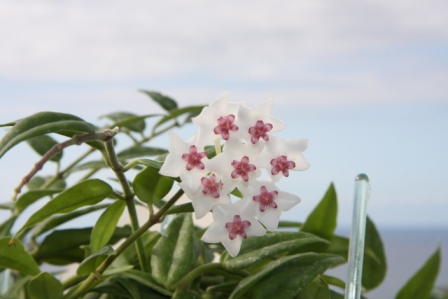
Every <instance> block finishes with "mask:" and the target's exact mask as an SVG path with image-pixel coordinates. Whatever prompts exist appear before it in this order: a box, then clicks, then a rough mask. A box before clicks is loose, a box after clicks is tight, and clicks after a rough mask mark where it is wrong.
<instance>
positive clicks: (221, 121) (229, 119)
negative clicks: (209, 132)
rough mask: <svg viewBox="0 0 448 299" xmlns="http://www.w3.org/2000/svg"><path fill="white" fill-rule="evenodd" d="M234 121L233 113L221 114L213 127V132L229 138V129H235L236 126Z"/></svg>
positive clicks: (236, 128) (226, 138)
mask: <svg viewBox="0 0 448 299" xmlns="http://www.w3.org/2000/svg"><path fill="white" fill-rule="evenodd" d="M234 121H235V115H233V114H229V116H221V117H220V118H218V125H217V126H216V127H215V129H214V130H213V132H215V134H218V135H221V137H222V139H224V140H228V139H229V136H230V135H229V131H237V130H238V126H237V125H235V124H234V123H233V122H234Z"/></svg>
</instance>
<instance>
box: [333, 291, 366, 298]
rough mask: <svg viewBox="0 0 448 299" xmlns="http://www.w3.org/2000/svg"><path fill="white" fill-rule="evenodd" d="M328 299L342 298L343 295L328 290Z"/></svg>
mask: <svg viewBox="0 0 448 299" xmlns="http://www.w3.org/2000/svg"><path fill="white" fill-rule="evenodd" d="M361 298H363V297H361ZM330 299H344V295H342V294H339V293H338V292H335V291H333V290H330Z"/></svg>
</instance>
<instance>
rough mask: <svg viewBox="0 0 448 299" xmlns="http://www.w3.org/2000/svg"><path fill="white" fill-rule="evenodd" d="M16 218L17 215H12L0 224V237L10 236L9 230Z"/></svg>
mask: <svg viewBox="0 0 448 299" xmlns="http://www.w3.org/2000/svg"><path fill="white" fill-rule="evenodd" d="M18 216H19V215H13V216H11V217H9V218H8V219H7V220H4V221H3V223H2V224H0V237H2V236H9V235H10V234H11V228H12V226H13V225H14V223H15V222H16V219H17V217H18Z"/></svg>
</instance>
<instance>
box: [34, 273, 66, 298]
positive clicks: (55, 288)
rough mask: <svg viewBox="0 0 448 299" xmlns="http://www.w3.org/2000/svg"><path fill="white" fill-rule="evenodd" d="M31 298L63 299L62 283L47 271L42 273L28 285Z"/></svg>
mask: <svg viewBox="0 0 448 299" xmlns="http://www.w3.org/2000/svg"><path fill="white" fill-rule="evenodd" d="M26 290H27V294H28V296H29V298H30V299H62V295H63V291H64V288H63V287H62V284H61V283H60V282H59V280H57V279H56V278H54V277H53V275H51V274H48V273H47V272H43V273H40V274H39V275H37V276H36V277H34V278H33V279H31V281H30V282H29V283H28V285H27V286H26Z"/></svg>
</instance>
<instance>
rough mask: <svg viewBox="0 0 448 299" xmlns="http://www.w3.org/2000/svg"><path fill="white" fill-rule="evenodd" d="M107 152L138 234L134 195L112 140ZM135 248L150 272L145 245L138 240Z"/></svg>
mask: <svg viewBox="0 0 448 299" xmlns="http://www.w3.org/2000/svg"><path fill="white" fill-rule="evenodd" d="M105 145H106V152H107V156H108V160H109V163H110V166H111V168H112V170H113V171H114V172H115V175H116V176H117V179H118V181H119V182H120V185H121V188H122V189H123V193H124V198H125V199H126V206H127V208H128V213H129V218H130V219H131V227H132V231H133V232H136V231H137V230H138V229H139V227H140V225H139V223H138V217H137V210H136V209H135V204H134V194H133V193H132V190H131V187H130V186H129V183H128V180H127V179H126V176H125V175H124V173H123V172H122V170H123V165H121V163H120V161H118V158H117V155H116V153H115V148H114V144H113V141H112V140H109V141H107V142H105ZM135 248H136V251H137V256H138V260H139V263H140V268H141V269H142V271H143V272H146V273H148V272H149V265H148V259H147V257H146V253H145V246H144V245H143V240H142V239H140V238H138V239H137V240H136V243H135Z"/></svg>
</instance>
